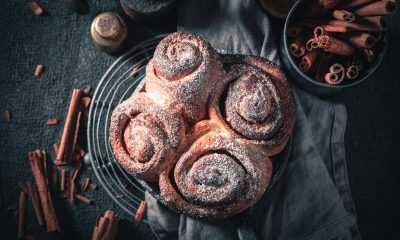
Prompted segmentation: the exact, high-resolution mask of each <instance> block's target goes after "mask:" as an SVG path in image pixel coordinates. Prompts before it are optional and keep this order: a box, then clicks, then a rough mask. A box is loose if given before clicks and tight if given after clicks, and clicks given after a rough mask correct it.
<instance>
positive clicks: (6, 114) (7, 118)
mask: <svg viewBox="0 0 400 240" xmlns="http://www.w3.org/2000/svg"><path fill="white" fill-rule="evenodd" d="M3 119H4V121H5V122H7V123H9V122H11V112H10V111H4V113H3Z"/></svg>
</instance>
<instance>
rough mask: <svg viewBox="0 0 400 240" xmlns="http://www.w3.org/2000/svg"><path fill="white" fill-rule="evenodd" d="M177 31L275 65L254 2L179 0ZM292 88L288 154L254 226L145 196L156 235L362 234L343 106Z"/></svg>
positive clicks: (264, 19)
mask: <svg viewBox="0 0 400 240" xmlns="http://www.w3.org/2000/svg"><path fill="white" fill-rule="evenodd" d="M178 30H179V31H191V32H194V33H196V34H199V35H200V36H202V37H204V38H205V39H207V40H208V41H209V42H210V43H211V45H212V46H214V47H215V48H217V49H219V50H223V51H227V52H231V53H242V54H249V55H259V56H262V57H266V58H268V59H269V60H271V61H273V62H276V63H279V56H278V53H277V48H276V46H275V43H274V41H273V39H272V36H271V31H270V22H269V19H268V16H267V15H266V14H265V13H264V12H263V11H262V10H261V9H260V7H259V5H258V3H257V1H255V0H186V1H181V2H180V6H179V10H178ZM293 88H294V95H295V101H296V106H297V112H296V124H295V130H294V134H293V147H292V152H291V156H290V159H289V161H288V164H287V166H286V169H285V172H284V174H283V175H282V176H281V179H280V180H279V182H278V183H277V184H276V185H275V186H273V187H272V188H271V189H270V190H269V191H267V193H266V194H265V195H264V197H263V198H262V199H261V200H260V201H259V202H258V203H257V204H256V205H255V206H253V207H252V208H251V210H250V216H251V222H252V228H247V227H243V226H240V225H239V226H238V225H237V224H236V223H235V220H234V218H232V219H226V220H220V221H207V220H201V219H195V218H192V217H188V216H186V215H183V214H180V215H179V214H177V213H174V212H172V211H171V210H169V209H168V208H166V207H164V206H161V205H160V204H159V203H158V202H157V200H156V199H154V198H153V197H152V196H151V195H150V194H149V193H146V201H147V202H148V212H147V216H148V220H149V223H150V226H151V228H152V230H153V231H154V233H155V234H156V235H157V237H158V238H160V239H178V238H179V239H208V240H211V239H251V238H252V237H255V236H256V237H257V238H259V239H359V238H360V236H359V232H358V227H357V221H356V211H355V206H354V203H353V199H352V197H351V192H350V188H349V184H348V177H347V169H346V160H345V150H344V133H345V128H346V118H347V114H346V108H345V107H344V106H343V105H342V104H338V103H333V102H330V101H325V100H321V99H319V98H317V97H314V96H312V95H310V94H308V93H306V92H304V91H302V90H300V89H298V88H296V87H295V86H294V87H293ZM252 229H254V230H253V231H252Z"/></svg>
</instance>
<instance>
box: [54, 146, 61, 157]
mask: <svg viewBox="0 0 400 240" xmlns="http://www.w3.org/2000/svg"><path fill="white" fill-rule="evenodd" d="M59 149H60V144H59V143H54V144H53V150H54V155H56V156H57V154H58V150H59Z"/></svg>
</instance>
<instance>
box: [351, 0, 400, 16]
mask: <svg viewBox="0 0 400 240" xmlns="http://www.w3.org/2000/svg"><path fill="white" fill-rule="evenodd" d="M397 10H398V6H397V2H396V1H394V0H380V1H376V2H372V3H370V4H368V5H365V6H363V7H360V8H358V9H355V10H354V13H355V14H357V15H358V16H377V15H387V14H395V13H396V12H397Z"/></svg>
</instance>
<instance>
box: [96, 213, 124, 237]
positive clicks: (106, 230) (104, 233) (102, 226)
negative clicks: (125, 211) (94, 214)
mask: <svg viewBox="0 0 400 240" xmlns="http://www.w3.org/2000/svg"><path fill="white" fill-rule="evenodd" d="M117 229H118V218H117V215H116V214H115V213H114V212H112V211H106V212H105V213H104V214H101V215H100V216H99V217H98V218H97V221H96V225H95V227H94V231H93V236H92V240H103V239H110V240H113V239H116V237H117Z"/></svg>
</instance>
